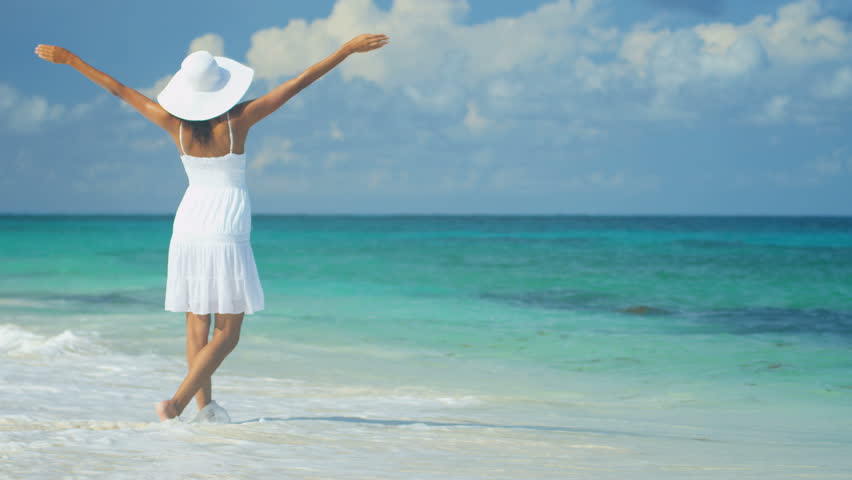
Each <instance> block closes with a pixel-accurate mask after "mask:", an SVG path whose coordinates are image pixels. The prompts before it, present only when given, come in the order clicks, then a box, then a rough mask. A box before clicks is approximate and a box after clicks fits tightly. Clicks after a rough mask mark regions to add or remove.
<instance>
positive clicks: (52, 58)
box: [35, 44, 75, 64]
mask: <svg viewBox="0 0 852 480" xmlns="http://www.w3.org/2000/svg"><path fill="white" fill-rule="evenodd" d="M35 53H36V55H38V56H39V57H41V58H43V59H45V60H47V61H48V62H53V63H64V64H70V63H71V60H73V59H74V57H75V55H74V54H73V53H71V52H69V51H68V50H65V49H64V48H62V47H57V46H56V45H42V44H38V46H36V48H35Z"/></svg>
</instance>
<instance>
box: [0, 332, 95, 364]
mask: <svg viewBox="0 0 852 480" xmlns="http://www.w3.org/2000/svg"><path fill="white" fill-rule="evenodd" d="M97 337H98V335H97V333H94V332H92V333H81V332H77V333H75V332H72V331H71V330H65V331H63V332H62V333H59V334H57V335H53V336H47V335H39V334H36V333H32V332H29V331H27V330H24V329H23V328H21V327H18V326H17V325H13V324H3V325H0V355H8V356H10V357H23V358H41V357H55V356H58V355H96V354H103V353H106V352H107V349H106V348H104V347H103V346H101V345H99V344H98V343H97Z"/></svg>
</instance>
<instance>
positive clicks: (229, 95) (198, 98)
mask: <svg viewBox="0 0 852 480" xmlns="http://www.w3.org/2000/svg"><path fill="white" fill-rule="evenodd" d="M213 58H215V59H216V62H217V63H218V64H219V66H220V67H222V68H224V69H225V70H227V71H228V73H229V74H230V78H228V82H227V83H226V84H225V86H224V87H222V88H220V89H219V90H216V91H212V92H199V91H196V90H194V89H193V88H192V87H190V85H189V82H188V81H187V78H186V76H185V75H183V74H182V71H181V70H178V72H177V73H175V74H174V76H172V78H171V80H169V83H168V84H167V85H166V87H165V88H163V90H162V91H161V92H160V93H159V95H157V102H159V103H160V105H161V106H162V107H163V108H164V109H166V111H167V112H169V113H171V114H172V115H174V116H176V117H178V118H182V119H184V120H209V119H211V118H214V117H218V116H219V115H221V114H223V113H225V112H227V111H228V110H230V109H231V107H233V106H234V105H236V104H237V102H239V101H240V99H241V98H243V95H245V94H246V92H247V91H248V89H249V87H250V86H251V81H252V79H253V78H254V69H253V68H251V67H248V66H246V65H243V64H242V63H240V62H237V61H235V60H231V59H230V58H227V57H213Z"/></svg>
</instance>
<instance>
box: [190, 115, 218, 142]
mask: <svg viewBox="0 0 852 480" xmlns="http://www.w3.org/2000/svg"><path fill="white" fill-rule="evenodd" d="M186 123H188V124H189V126H190V127H192V138H194V139H195V140H197V141H198V142H200V143H201V144H202V145H207V144H208V143H210V138H212V137H213V123H212V122H211V121H210V120H187V122H186Z"/></svg>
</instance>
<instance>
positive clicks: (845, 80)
mask: <svg viewBox="0 0 852 480" xmlns="http://www.w3.org/2000/svg"><path fill="white" fill-rule="evenodd" d="M4 9H5V15H4V16H3V17H2V18H0V26H2V28H1V29H0V50H1V51H2V55H3V57H2V58H3V59H4V64H5V66H4V68H2V69H1V70H0V141H2V144H3V145H4V148H5V150H6V152H5V155H3V157H2V160H0V162H2V169H3V175H2V176H0V212H4V213H160V214H173V213H174V211H175V209H176V208H177V205H178V203H179V202H180V199H181V196H182V195H183V192H184V190H185V189H186V185H187V179H186V175H185V173H184V171H183V168H182V165H181V162H180V158H179V156H178V155H179V153H178V150H177V147H176V146H175V145H174V144H173V142H172V141H171V139H170V138H169V136H168V135H167V134H166V133H165V132H164V131H162V130H160V129H159V128H158V127H156V126H154V125H153V124H150V123H148V122H147V120H145V119H144V118H143V117H142V116H141V115H139V114H138V113H137V112H135V111H134V110H132V109H129V108H127V107H126V106H123V105H122V103H121V101H120V100H118V99H117V98H115V97H113V96H111V95H110V94H108V93H107V92H106V91H104V90H103V89H102V88H101V87H99V86H97V85H95V84H94V83H92V82H90V81H89V80H88V79H86V78H85V77H83V76H82V75H80V74H79V73H77V72H76V70H74V69H73V68H71V67H67V66H60V65H54V64H51V63H48V62H45V61H43V60H41V59H39V58H38V57H37V56H35V54H34V53H33V49H34V47H35V45H36V44H39V43H45V44H54V45H60V46H63V47H65V48H68V49H69V50H71V51H72V52H74V53H76V54H77V55H79V56H80V57H81V58H83V60H85V61H87V62H88V63H90V64H92V65H93V66H95V67H96V68H98V69H100V70H103V71H104V72H106V73H108V74H110V75H112V76H114V77H115V78H117V79H118V80H119V81H121V82H122V83H124V84H126V85H129V86H132V87H134V88H137V89H139V90H140V91H142V92H144V93H145V94H146V95H149V96H150V97H152V98H154V97H155V96H156V94H157V93H158V91H159V89H160V88H162V86H163V85H165V82H166V81H167V80H168V78H169V76H170V75H171V74H173V73H174V71H175V70H177V68H179V66H180V62H181V60H182V59H183V57H184V56H185V55H186V54H187V53H189V52H190V51H191V50H194V49H199V48H203V49H208V50H210V51H212V52H214V53H216V54H224V55H226V56H229V57H232V58H234V59H236V60H238V61H241V62H243V63H246V64H249V65H251V66H252V67H254V68H255V70H256V76H255V82H254V84H253V86H252V88H251V89H250V90H249V92H248V94H247V96H246V98H254V97H257V96H260V95H262V94H264V93H265V92H267V91H268V90H269V89H270V88H272V87H273V86H275V85H277V84H278V83H280V82H283V81H286V80H287V79H289V78H291V77H293V76H295V75H297V74H298V73H299V72H301V71H302V70H303V69H304V68H307V67H308V66H309V65H310V64H312V63H313V62H316V61H319V60H321V59H322V58H324V57H325V56H326V55H328V54H330V53H332V52H333V51H334V50H335V49H336V48H337V47H338V46H339V45H341V44H342V43H344V42H345V41H346V40H348V39H349V38H351V37H353V36H355V35H356V34H358V33H386V34H388V35H390V37H391V43H390V44H389V45H388V46H387V47H385V48H383V49H380V50H378V51H376V52H372V53H368V54H359V55H355V56H352V57H350V58H349V59H347V60H346V61H345V62H344V63H343V64H341V65H340V66H339V67H338V68H337V69H335V70H334V71H332V72H331V73H329V74H328V75H326V76H325V77H323V78H322V79H320V80H319V81H317V82H316V83H314V84H313V85H311V86H310V87H308V88H307V89H306V90H304V91H302V92H301V93H300V94H299V95H298V96H296V97H294V98H293V99H292V100H291V101H290V102H288V103H287V104H285V105H284V106H283V107H282V108H281V109H280V110H279V111H277V112H276V113H274V114H273V115H271V116H270V117H267V119H265V120H264V121H263V122H262V123H260V124H258V125H257V126H256V127H255V128H254V129H252V131H251V132H250V134H249V138H248V141H247V145H246V153H247V155H248V164H249V165H248V167H247V184H248V187H249V190H250V192H251V198H252V208H253V211H254V213H255V214H263V213H358V214H369V213H458V214H466V213H489V214H496V213H569V214H570V213H579V214H739V215H744V214H796V215H797V214H820V215H837V214H839V215H850V214H852V189H851V188H850V186H852V141H850V140H849V138H850V135H849V133H848V132H849V131H850V127H852V115H850V111H852V105H851V104H850V100H852V48H850V43H852V28H850V21H852V5H850V4H849V3H848V2H844V1H840V0H821V1H820V0H797V1H769V0H765V1H762V0H761V1H748V2H744V1H733V0H728V1H724V0H718V1H713V0H695V1H688V0H679V1H678V0H561V1H535V0H530V1H523V2H520V1H492V0H467V1H454V0H430V1H429V2H426V1H422V0H416V1H415V0H396V1H390V0H381V1H380V0H337V1H312V2H302V1H298V2H297V1H287V2H285V1H253V2H233V1H230V2H224V1H208V2H189V1H188V2H159V1H149V2H144V3H134V4H131V3H129V2H112V1H106V0H92V1H87V2H60V1H53V2H51V1H47V2H38V4H37V6H30V5H28V4H25V3H24V2H16V3H15V4H13V5H7V6H5V8H4Z"/></svg>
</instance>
